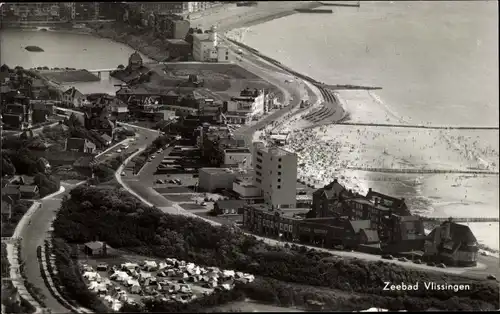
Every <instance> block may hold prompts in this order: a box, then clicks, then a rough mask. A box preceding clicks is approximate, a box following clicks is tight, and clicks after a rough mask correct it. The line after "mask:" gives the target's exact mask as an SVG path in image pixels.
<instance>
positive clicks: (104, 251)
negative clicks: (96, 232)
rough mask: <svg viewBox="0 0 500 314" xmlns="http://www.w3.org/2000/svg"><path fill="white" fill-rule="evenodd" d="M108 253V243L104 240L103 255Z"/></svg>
mask: <svg viewBox="0 0 500 314" xmlns="http://www.w3.org/2000/svg"><path fill="white" fill-rule="evenodd" d="M107 254H108V246H107V245H106V242H102V255H103V256H107Z"/></svg>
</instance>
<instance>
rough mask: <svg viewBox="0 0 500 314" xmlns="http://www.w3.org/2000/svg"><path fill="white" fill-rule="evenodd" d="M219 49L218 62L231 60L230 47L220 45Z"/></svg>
mask: <svg viewBox="0 0 500 314" xmlns="http://www.w3.org/2000/svg"><path fill="white" fill-rule="evenodd" d="M216 49H217V62H229V48H227V47H226V46H222V45H219V46H217V47H216Z"/></svg>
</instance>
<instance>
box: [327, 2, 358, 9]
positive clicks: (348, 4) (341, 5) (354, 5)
mask: <svg viewBox="0 0 500 314" xmlns="http://www.w3.org/2000/svg"><path fill="white" fill-rule="evenodd" d="M320 3H321V5H323V6H325V7H351V8H353V7H354V8H359V7H360V6H361V4H360V3H359V2H358V3H331V2H320Z"/></svg>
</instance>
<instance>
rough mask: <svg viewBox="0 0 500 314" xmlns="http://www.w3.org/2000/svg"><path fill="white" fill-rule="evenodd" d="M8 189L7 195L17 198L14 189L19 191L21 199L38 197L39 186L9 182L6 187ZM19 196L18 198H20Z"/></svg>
mask: <svg viewBox="0 0 500 314" xmlns="http://www.w3.org/2000/svg"><path fill="white" fill-rule="evenodd" d="M5 189H7V193H8V194H7V195H9V196H10V197H11V198H12V199H14V200H15V198H16V196H15V195H16V193H14V192H13V191H14V190H17V191H19V194H18V195H19V196H18V197H19V198H20V199H34V198H37V197H38V192H39V191H38V186H36V185H17V184H9V185H7V186H6V187H5ZM19 198H18V199H19Z"/></svg>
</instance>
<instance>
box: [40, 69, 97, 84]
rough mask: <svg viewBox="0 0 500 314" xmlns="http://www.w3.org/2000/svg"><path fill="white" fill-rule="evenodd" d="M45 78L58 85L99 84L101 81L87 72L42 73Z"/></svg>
mask: <svg viewBox="0 0 500 314" xmlns="http://www.w3.org/2000/svg"><path fill="white" fill-rule="evenodd" d="M40 74H41V75H42V76H44V77H45V78H47V79H49V80H51V81H55V82H57V83H75V82H97V81H99V80H100V79H99V78H98V77H97V76H96V75H94V74H92V73H90V72H89V71H87V70H74V71H47V72H43V71H42V72H41V73H40Z"/></svg>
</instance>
